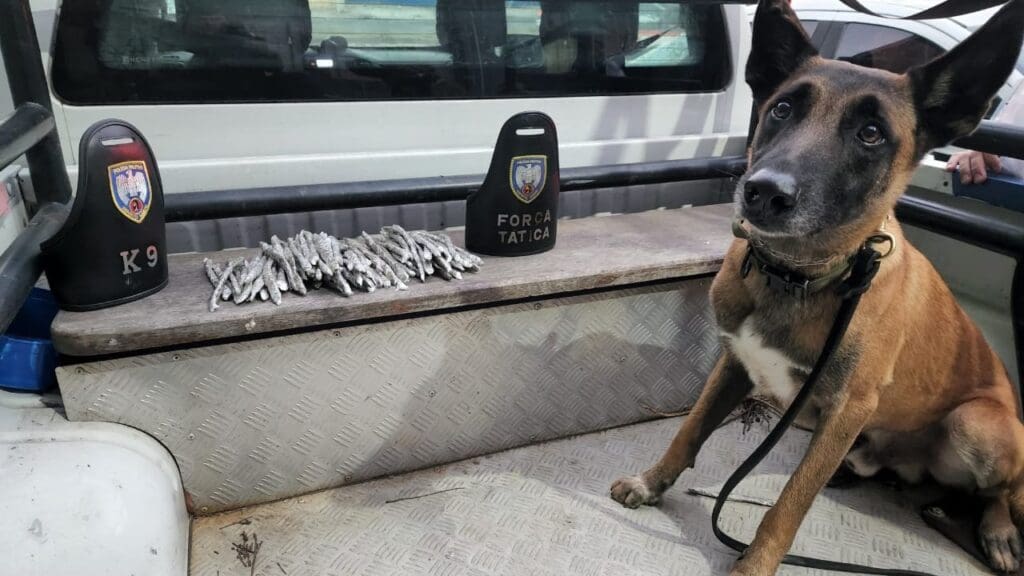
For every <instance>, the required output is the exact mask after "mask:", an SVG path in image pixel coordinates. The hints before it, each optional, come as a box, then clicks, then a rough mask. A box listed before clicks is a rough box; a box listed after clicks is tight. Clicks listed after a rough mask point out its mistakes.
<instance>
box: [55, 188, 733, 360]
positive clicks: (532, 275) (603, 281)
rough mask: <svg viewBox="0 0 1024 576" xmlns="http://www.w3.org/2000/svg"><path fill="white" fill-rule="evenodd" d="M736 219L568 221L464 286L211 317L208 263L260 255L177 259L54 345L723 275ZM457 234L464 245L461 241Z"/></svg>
mask: <svg viewBox="0 0 1024 576" xmlns="http://www.w3.org/2000/svg"><path fill="white" fill-rule="evenodd" d="M731 215H732V207H731V206H730V205H716V206H702V207H696V208H683V209H678V210H663V211H652V212H644V213H640V214H628V215H619V216H604V217H592V218H583V219H579V220H565V221H561V222H559V223H558V227H559V230H558V244H557V245H556V246H555V248H554V249H553V250H551V251H549V252H545V253H543V254H537V255H534V256H522V257H518V258H498V257H493V256H491V257H488V256H484V266H483V268H482V269H481V271H480V272H478V273H476V274H472V273H469V274H465V275H464V280H462V281H455V282H446V281H444V280H442V279H440V278H430V279H428V281H427V282H426V283H425V284H421V283H419V282H418V281H411V282H410V284H409V290H407V291H403V292H397V291H395V290H392V289H382V290H377V291H376V292H374V293H372V294H364V293H357V294H355V295H353V296H352V297H350V298H345V297H343V296H341V295H340V294H338V293H337V292H334V291H333V290H329V289H326V288H322V289H320V290H311V291H310V293H309V294H308V295H307V296H299V295H296V294H292V293H287V294H285V295H284V301H283V302H282V304H281V305H280V306H275V305H273V304H271V303H270V302H252V303H248V304H243V305H241V306H238V305H235V304H233V303H230V302H223V303H221V306H220V308H219V309H218V310H217V311H216V312H209V311H208V310H207V305H208V302H209V299H210V294H212V291H213V289H212V287H211V286H210V283H209V282H208V281H207V279H206V276H205V274H204V272H203V264H202V262H203V258H205V257H212V258H214V259H215V260H216V261H217V262H219V263H221V264H223V262H225V261H227V260H228V259H229V258H233V257H237V256H239V255H242V254H244V253H252V252H254V251H252V250H249V251H239V250H230V251H222V252H216V253H212V254H211V253H206V254H182V255H175V256H171V258H170V261H169V269H170V282H169V283H168V285H167V287H166V288H165V289H163V290H162V291H161V292H159V293H157V294H154V295H152V296H149V297H148V298H144V299H142V300H139V301H136V302H132V303H129V304H124V305H121V306H118V307H115V308H109V309H105V310H96V311H92V312H64V311H62V312H60V314H58V315H57V318H56V319H55V321H54V323H53V327H52V333H53V341H54V344H55V346H56V347H57V349H58V350H59V351H60V352H61V353H63V354H68V355H72V356H96V355H103V354H113V353H124V352H133V351H137V350H144V349H150V348H160V347H167V346H176V345H188V344H195V343H199V342H205V341H210V340H218V339H224V338H237V337H244V336H249V335H257V334H266V333H271V332H279V331H284V330H295V329H308V328H315V327H322V326H327V325H331V324H339V323H345V322H353V321H358V320H366V319H373V318H384V317H389V316H398V315H403V314H409V313H416V312H428V311H436V310H444V309H451V308H457V307H460V306H467V305H475V304H488V303H495V302H501V301H507V300H516V299H521V298H529V297H536V296H548V295H553V294H562V293H566V292H575V291H580V290H589V289H594V288H603V287H611V286H624V285H629V284H637V283H641V282H649V281H656V280H666V279H671V278H683V277H687V276H695V275H700V274H707V273H712V272H715V271H717V270H718V268H719V266H720V265H721V262H722V258H723V256H724V254H725V251H726V248H727V247H728V245H729V242H730V241H731V240H732V235H731V233H730V218H731ZM450 235H451V237H452V239H453V240H454V241H455V242H456V243H458V244H459V245H462V233H461V232H452V233H451V234H450Z"/></svg>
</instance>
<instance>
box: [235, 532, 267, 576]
mask: <svg viewBox="0 0 1024 576" xmlns="http://www.w3.org/2000/svg"><path fill="white" fill-rule="evenodd" d="M241 537H242V542H241V543H237V542H233V543H232V544H231V548H232V549H233V550H234V551H235V554H236V557H237V558H238V561H239V562H241V564H242V566H244V567H245V568H248V569H249V576H253V575H255V574H256V560H257V559H258V557H259V553H260V548H262V547H263V542H260V539H259V537H257V536H256V533H255V532H253V534H252V540H250V539H249V535H248V534H246V533H245V532H242V533H241Z"/></svg>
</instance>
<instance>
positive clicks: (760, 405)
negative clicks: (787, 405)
mask: <svg viewBox="0 0 1024 576" xmlns="http://www.w3.org/2000/svg"><path fill="white" fill-rule="evenodd" d="M640 407H641V408H643V409H644V410H646V411H647V412H650V413H651V414H652V415H654V416H657V417H659V418H678V417H679V416H689V415H690V413H691V412H693V406H689V407H686V408H683V409H682V410H680V411H678V412H662V411H661V410H658V409H657V408H652V407H650V406H648V405H647V404H644V403H643V402H641V403H640ZM773 415H774V416H777V415H779V410H778V409H777V408H776V407H775V406H774V405H772V404H770V403H769V402H768V401H766V400H763V399H761V398H747V399H746V400H744V401H743V404H742V405H740V407H739V408H738V409H737V410H736V412H734V413H733V414H732V415H731V416H729V417H728V418H726V419H725V420H723V421H722V423H721V424H719V425H718V428H722V427H724V426H728V425H729V424H732V423H733V422H735V421H737V420H740V421H742V422H743V433H744V434H746V433H747V432H749V431H750V427H751V426H753V425H754V424H756V423H760V422H770V421H771V419H772V416H773Z"/></svg>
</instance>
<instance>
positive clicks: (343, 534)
mask: <svg viewBox="0 0 1024 576" xmlns="http://www.w3.org/2000/svg"><path fill="white" fill-rule="evenodd" d="M680 421H681V419H680V418H665V419H660V420H655V421H650V422H644V423H639V424H633V425H629V426H624V427H621V428H616V429H612V430H606V431H603V432H596V433H591V434H585V435H581V436H576V437H572V438H566V439H561V440H555V441H551V442H545V443H540V444H535V445H531V446H526V447H523V448H518V449H514V450H508V451H504V452H499V453H496V454H491V455H487V456H482V457H478V458H473V459H469V460H464V461H460V462H456V463H453V464H449V465H443V466H437V467H433V468H429V469H425V470H420V471H416V472H412V473H408V474H402V475H398V476H393V477H390V478H384V479H380V480H375V481H370V482H365V483H361V484H355V485H350V486H343V487H341V488H337V489H333V490H326V491H322V492H318V493H314V494H309V495H305V496H300V497H296V498H290V499H287V500H281V501H277V502H272V503H269V504H264V505H259V506H252V507H248V508H242V509H239V510H234V511H231V512H226V513H223V514H217V515H213V516H207V517H203V518H197V519H196V520H195V521H194V523H193V526H192V544H191V560H190V562H191V566H190V574H192V575H193V576H216V575H221V576H230V575H234V574H238V575H243V574H245V575H248V574H260V575H267V576H269V575H283V576H297V575H348V574H352V575H357V574H358V575H360V576H371V575H417V576H420V575H427V574H429V575H444V576H455V575H473V576H478V575H479V576H483V575H513V574H515V575H519V574H523V575H530V576H542V575H544V576H547V575H550V576H569V575H573V576H575V575H587V576H604V575H608V576H612V575H615V576H620V575H627V574H638V575H639V574H650V575H658V576H665V575H684V574H685V575H701V574H727V573H728V570H729V567H730V566H731V564H732V562H733V561H734V559H735V556H736V555H735V554H734V553H733V552H732V551H731V550H729V549H727V548H725V547H724V546H723V545H721V544H720V543H718V541H717V540H716V539H715V538H714V536H713V534H712V532H711V525H710V516H711V507H712V504H713V500H712V499H711V498H709V497H707V496H700V495H694V494H690V493H688V489H690V488H698V489H701V488H702V489H705V491H707V492H710V493H715V494H717V491H718V490H717V489H718V486H720V485H721V483H722V482H724V480H725V478H726V477H727V476H728V475H729V473H731V472H732V470H734V469H735V468H736V466H737V465H738V464H739V463H740V462H741V460H742V459H743V457H745V456H746V455H747V454H749V453H750V452H751V451H752V450H753V448H754V446H755V445H756V443H757V442H759V441H760V440H761V439H762V438H763V437H764V435H765V434H766V432H767V428H766V426H765V425H764V424H755V425H753V426H752V427H751V428H750V429H749V430H747V431H746V432H744V425H743V424H741V423H739V422H736V423H733V424H729V425H727V426H725V427H723V428H722V429H720V430H719V431H717V432H716V433H715V434H714V435H713V436H712V438H711V439H710V441H709V442H708V444H707V445H706V446H705V448H704V450H703V451H702V452H701V455H700V457H699V458H698V463H697V467H696V469H695V470H692V471H689V472H686V473H684V474H683V476H682V477H681V478H680V480H679V482H677V484H676V486H674V487H673V488H671V489H670V490H669V491H668V492H667V493H666V494H665V496H664V497H663V500H662V503H661V504H660V506H658V507H643V508H641V509H639V510H628V509H625V508H622V507H621V506H619V505H618V504H617V503H615V502H613V501H612V500H611V499H610V498H609V497H608V490H609V487H610V485H611V483H612V482H613V481H614V480H615V479H616V478H618V477H620V476H622V475H623V474H634V473H636V472H639V471H642V470H643V469H644V468H646V467H647V466H648V465H650V464H651V463H652V462H653V461H654V460H655V459H656V458H658V456H660V454H661V451H662V450H663V449H664V448H665V446H666V445H667V443H668V442H669V440H670V439H671V437H672V435H673V434H674V433H675V430H676V429H677V428H678V426H679V424H680ZM808 438H809V435H808V434H807V433H806V432H803V431H800V430H795V429H794V430H791V431H790V432H789V433H788V434H787V435H786V437H785V438H784V439H783V441H782V443H780V444H779V446H778V447H777V448H776V449H775V451H773V453H772V454H771V455H770V456H769V458H768V459H767V460H766V461H765V462H764V463H763V464H762V465H761V466H760V467H759V468H758V469H757V470H756V471H755V472H754V473H753V474H752V475H751V477H750V478H748V479H747V480H746V481H744V482H743V483H742V484H741V485H740V486H739V487H738V488H737V490H736V493H735V495H734V496H736V497H753V498H757V499H762V500H767V501H769V502H771V501H774V499H775V497H776V496H777V494H778V493H779V492H780V490H781V489H782V486H783V485H784V484H785V482H786V479H787V478H788V474H789V473H790V472H791V471H792V469H793V468H794V467H795V465H796V463H797V462H798V461H799V459H800V457H801V455H802V454H803V451H804V449H805V446H806V442H807V440H808ZM933 497H934V492H932V491H930V490H927V489H923V490H919V489H913V490H906V491H900V490H898V489H896V488H894V487H891V486H885V485H882V484H879V483H874V482H869V483H862V484H860V485H858V486H856V487H853V488H849V489H843V490H839V489H826V490H825V491H824V492H823V493H822V494H821V495H820V496H819V497H818V499H817V500H816V502H815V504H814V507H813V508H812V510H811V513H810V514H809V515H808V517H807V518H806V520H805V522H804V524H803V526H802V528H801V530H800V533H799V535H798V536H797V541H796V545H795V546H794V552H799V553H802V554H806V555H811V556H815V557H819V558H826V559H832V560H842V561H847V562H858V563H865V564H870V565H873V566H880V567H890V568H910V569H916V570H924V571H929V572H933V573H935V574H944V575H949V576H956V575H967V574H979V575H980V574H988V573H989V572H988V571H987V570H986V569H985V568H984V567H983V566H982V565H981V564H980V563H978V562H977V561H975V560H974V559H972V558H970V557H969V556H968V555H967V554H965V553H964V552H962V551H961V550H959V549H958V548H956V547H955V546H954V545H953V544H951V543H950V542H948V541H946V540H945V539H944V538H943V537H942V536H940V535H939V534H938V533H937V532H934V531H933V530H932V529H930V528H928V527H927V526H925V525H924V523H923V522H922V521H921V520H920V518H919V516H918V509H919V507H920V506H921V505H922V504H923V503H924V502H927V501H930V499H931V498H933ZM766 510H767V508H766V507H765V506H764V505H755V504H749V503H731V504H730V505H729V506H727V508H726V510H725V512H724V513H723V526H724V528H725V529H726V531H727V532H729V533H730V534H732V535H734V536H738V537H741V538H742V539H745V540H747V541H749V538H750V537H751V536H752V535H753V533H754V530H755V529H756V527H757V524H758V523H759V521H760V519H761V517H762V515H763V514H764V512H765V511H766ZM257 542H258V544H259V547H258V550H257V552H256V554H255V565H254V566H253V565H252V558H253V557H252V555H251V554H249V553H246V552H241V553H240V552H239V551H238V550H239V549H240V548H247V549H249V550H252V549H254V548H255V546H254V543H257ZM811 573H815V572H814V571H810V570H807V569H803V568H792V567H783V568H782V569H781V570H780V571H779V574H811Z"/></svg>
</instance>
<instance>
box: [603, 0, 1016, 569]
mask: <svg viewBox="0 0 1024 576" xmlns="http://www.w3.org/2000/svg"><path fill="white" fill-rule="evenodd" d="M753 34H754V35H753V44H752V50H751V54H750V58H749V61H748V64H747V69H746V79H747V83H748V84H749V85H750V87H751V89H752V91H753V95H754V100H755V102H756V103H757V105H758V110H759V122H758V128H757V130H756V133H755V135H754V139H753V141H752V143H751V149H750V151H749V169H748V171H747V173H746V175H745V176H744V177H743V178H742V179H741V180H740V181H739V185H738V187H737V192H736V205H737V217H738V218H741V219H742V220H743V224H742V226H744V228H745V234H741V235H745V236H747V237H749V241H748V240H743V239H738V240H736V241H735V242H734V243H733V245H732V247H731V248H730V249H729V251H728V254H727V255H726V258H725V262H724V264H723V265H722V269H721V271H720V272H719V273H718V275H717V277H716V278H715V281H714V283H713V285H712V288H711V302H712V305H713V307H714V311H715V315H716V318H717V322H718V328H719V330H720V331H721V335H722V348H723V352H722V356H721V358H720V359H719V360H718V363H717V365H716V366H715V368H714V370H713V371H712V373H711V376H710V377H709V379H708V382H707V384H706V386H705V388H704V391H703V393H702V394H701V397H700V399H699V400H698V402H697V404H696V406H695V407H694V409H693V411H692V413H691V415H690V416H689V417H688V418H687V419H686V420H685V422H684V423H683V425H682V428H681V429H680V430H679V432H678V434H677V435H676V437H675V439H674V440H673V441H672V443H671V445H670V446H669V448H668V450H667V452H666V453H665V455H664V456H663V457H662V458H661V460H660V461H658V462H657V463H656V464H655V465H654V466H653V467H651V468H650V469H649V470H647V471H646V472H644V473H643V474H641V475H640V476H635V477H629V478H623V479H621V480H619V481H617V482H615V484H614V485H613V486H612V489H611V495H612V498H614V499H615V500H617V501H618V502H621V503H622V504H623V505H625V506H628V507H637V506H639V505H641V504H654V503H656V502H657V501H658V498H659V496H660V495H661V494H662V492H664V491H665V489H666V488H668V487H669V486H671V485H672V484H673V483H674V482H675V480H676V478H677V477H678V476H679V474H680V473H681V472H683V471H684V470H686V469H687V468H690V467H692V466H693V463H694V458H695V457H696V456H697V452H698V451H699V450H700V447H701V445H702V443H703V442H704V440H705V439H706V438H707V437H708V435H709V434H711V432H712V431H713V430H714V429H715V428H716V426H718V424H719V423H720V422H721V421H722V420H723V419H724V418H725V417H726V416H727V415H728V414H729V413H730V412H731V411H732V410H733V409H734V408H736V407H737V405H738V404H739V403H740V402H741V401H742V400H743V399H744V398H746V397H748V396H750V395H752V394H759V395H770V396H772V397H774V398H776V399H777V400H778V401H779V403H780V404H782V405H786V404H788V403H789V402H791V401H792V399H793V396H794V395H795V393H796V390H797V389H798V387H799V386H800V385H801V384H802V383H803V381H804V379H805V378H806V376H807V374H808V371H809V370H810V368H811V366H812V365H813V364H814V363H815V360H816V359H817V358H818V356H819V354H820V352H821V350H822V348H823V346H824V341H825V337H826V333H827V332H828V330H829V328H830V326H831V324H832V320H833V318H834V317H835V315H836V312H837V310H838V307H839V304H840V298H839V296H838V295H837V292H836V290H835V289H834V288H835V286H834V285H833V286H832V287H831V288H830V289H824V290H821V291H818V292H816V293H814V294H810V295H808V296H807V297H806V298H805V299H800V298H795V297H793V296H791V295H788V294H784V293H780V292H779V291H777V290H776V289H774V288H771V287H768V286H766V277H765V276H764V275H763V274H762V272H761V271H760V269H759V268H758V266H754V269H753V270H746V271H747V272H749V273H744V272H745V270H744V262H745V259H746V257H747V251H748V242H749V243H750V245H752V247H753V249H754V252H755V256H756V257H757V261H758V262H759V263H760V264H763V263H768V264H770V265H772V266H775V267H777V268H779V269H783V270H790V271H797V272H799V273H800V274H802V275H803V276H804V277H806V278H812V279H813V278H817V277H822V276H830V275H832V273H833V272H834V271H835V270H837V269H840V268H838V267H840V266H842V265H843V264H844V263H845V262H846V261H847V260H848V258H849V257H850V256H851V255H852V254H854V253H856V252H857V250H858V249H859V247H861V246H862V245H864V244H865V242H866V241H867V240H868V239H869V238H871V237H872V236H874V235H875V234H876V233H877V231H879V230H884V232H885V233H886V234H889V235H891V238H893V241H892V242H891V243H887V244H886V245H880V246H878V250H879V251H880V252H888V251H889V250H890V249H892V248H894V250H893V251H892V253H891V254H890V255H888V257H887V258H885V259H884V260H883V261H882V263H881V268H880V270H879V273H878V275H877V277H876V278H875V281H874V283H873V285H872V287H871V289H870V290H869V291H868V292H867V293H866V294H865V295H864V297H863V299H862V301H861V304H860V308H859V309H858V310H857V313H856V315H855V317H854V319H853V322H852V324H851V325H850V328H849V331H848V332H847V334H846V336H845V338H844V339H843V341H842V343H841V345H840V347H839V349H838V350H837V353H836V355H835V357H834V358H833V360H832V362H831V363H830V365H829V366H828V367H827V369H826V370H825V371H824V373H823V374H822V378H821V380H820V381H819V382H818V387H817V389H816V390H815V392H814V394H813V396H812V397H811V400H810V402H809V403H808V408H807V410H806V411H805V413H804V414H803V415H802V418H804V421H805V422H810V426H813V427H814V429H815V432H814V435H813V437H812V440H811V443H810V446H809V447H808V449H807V453H806V455H805V456H804V458H803V461H802V462H801V463H800V465H799V467H798V468H797V469H796V471H795V472H794V473H793V475H792V477H791V478H790V479H789V482H788V483H787V484H786V487H785V489H784V490H783V492H782V494H781V495H780V496H779V498H778V503H777V504H776V505H775V506H774V507H773V508H772V509H771V510H770V511H769V512H768V513H767V514H766V515H765V517H764V520H763V521H762V522H761V525H760V527H759V528H758V530H757V535H756V537H755V538H754V541H753V543H752V544H751V546H750V548H749V549H748V550H747V552H746V553H745V554H744V555H743V556H742V558H740V560H739V561H738V562H737V564H736V565H735V567H734V569H733V574H737V575H740V574H742V575H748V576H754V575H758V576H760V575H768V574H774V573H775V571H776V569H777V568H778V566H779V563H780V561H781V559H782V557H783V555H785V554H786V552H787V551H788V550H789V548H790V546H791V545H792V543H793V538H794V536H795V534H796V532H797V529H798V527H799V526H800V523H801V522H802V520H803V518H804V516H805V514H806V513H807V510H808V509H809V508H810V506H811V503H812V502H813V501H814V498H815V496H816V495H817V494H818V492H819V491H820V490H821V489H822V488H823V487H824V486H825V484H826V482H827V481H828V480H829V478H830V477H831V475H832V474H833V473H834V472H836V470H837V469H838V468H839V467H840V465H841V464H842V463H843V462H844V459H845V462H846V464H847V465H848V466H849V467H850V468H852V469H853V471H854V472H855V473H857V474H858V475H862V476H869V475H872V474H874V473H876V472H877V471H879V470H880V469H883V468H885V469H890V470H893V471H895V472H896V473H898V474H900V475H901V476H902V477H904V478H905V479H907V480H910V481H916V480H920V479H921V478H922V477H924V476H925V475H928V476H931V477H933V478H934V479H936V480H937V481H938V482H940V483H943V484H945V485H949V486H954V487H957V488H962V489H966V490H971V491H976V492H977V493H978V494H980V495H981V496H982V497H983V498H984V499H985V502H986V504H985V506H986V508H985V510H984V513H983V516H982V518H983V520H982V522H981V525H980V534H979V538H980V542H981V543H982V547H983V548H984V550H985V552H986V554H987V555H988V558H989V561H990V563H991V565H992V567H993V568H996V569H998V570H1015V569H1016V568H1017V566H1018V565H1019V563H1020V562H1021V558H1022V541H1021V537H1020V533H1019V531H1018V528H1021V527H1024V425H1022V424H1021V421H1020V420H1019V418H1018V415H1017V409H1016V406H1017V404H1016V397H1015V392H1014V389H1013V385H1012V383H1011V382H1010V379H1009V377H1008V374H1007V371H1006V369H1005V367H1004V366H1003V364H1002V363H1001V362H1000V360H999V358H998V357H997V356H996V354H995V353H994V352H993V351H992V349H991V348H990V347H989V345H988V344H987V343H986V342H985V339H984V338H983V336H982V334H981V332H980V331H979V330H978V328H977V327H976V326H975V325H974V323H973V322H971V320H970V319H969V318H968V317H967V315H966V314H965V313H964V312H963V310H962V309H961V308H960V306H959V305H958V304H957V302H956V300H955V299H954V297H953V295H952V294H951V292H950V290H949V288H948V287H947V286H946V284H945V283H944V282H943V281H942V279H941V278H940V277H939V275H938V273H937V272H936V271H935V269H934V268H933V267H932V265H931V264H930V263H929V262H928V260H927V259H925V257H924V256H923V255H921V253H920V252H918V251H917V250H916V249H915V248H914V247H913V246H911V245H910V244H908V243H907V242H906V240H905V239H904V237H903V235H902V233H901V231H900V228H899V225H898V224H897V222H896V221H895V219H894V218H893V216H892V214H893V208H894V206H895V203H896V200H897V198H898V197H899V195H900V194H901V193H902V192H903V190H904V189H905V188H906V186H907V183H908V182H909V180H910V178H911V176H912V174H913V172H914V171H915V169H916V167H917V165H918V162H919V161H920V160H921V158H922V157H923V156H924V154H925V153H926V152H928V151H929V150H931V149H933V148H935V147H938V146H943V145H945V144H947V143H948V142H950V141H952V140H954V139H956V138H958V137H960V136H964V135H966V134H969V133H970V132H972V131H973V130H974V129H975V128H976V127H977V125H978V123H979V122H980V121H981V118H982V117H983V115H984V113H985V111H986V110H987V109H988V106H989V105H990V102H991V100H992V98H993V96H994V95H995V93H996V92H997V90H998V89H999V87H1000V86H1002V84H1003V83H1004V82H1005V80H1006V78H1007V76H1008V75H1009V74H1010V72H1011V71H1012V69H1013V66H1014V63H1015V61H1016V59H1017V56H1018V52H1019V50H1020V47H1021V42H1022V40H1024V38H1022V36H1024V0H1013V1H1012V2H1011V3H1010V4H1008V5H1006V6H1004V7H1003V8H1002V9H1001V10H1000V12H999V13H998V14H996V15H995V16H994V17H993V18H992V19H991V20H989V22H988V23H987V24H986V25H985V26H983V27H982V28H981V29H980V30H978V31H977V32H976V33H975V34H973V35H971V36H970V37H969V38H968V39H967V40H965V41H964V42H963V43H961V44H960V45H959V46H957V47H956V48H954V49H953V50H951V51H949V52H948V53H946V54H945V55H943V56H942V57H940V58H938V59H936V60H934V61H932V62H930V63H928V64H927V65H924V66H921V67H919V68H915V69H912V70H910V71H909V72H907V73H906V74H903V75H897V74H892V73H889V72H885V71H881V70H876V69H869V68H864V67H860V66H856V65H853V64H850V63H846V62H839V61H832V60H825V59H823V58H821V57H819V56H818V55H817V53H816V51H815V50H814V48H813V47H812V45H811V43H810V41H809V40H808V38H807V35H806V34H805V32H804V30H803V28H802V27H801V25H800V24H799V22H798V20H797V18H796V15H795V14H794V13H793V11H792V10H791V9H790V8H789V5H788V3H787V2H786V0H762V2H761V5H760V6H759V7H758V9H757V14H756V16H755V19H754V33H753ZM888 244H892V245H888ZM858 438H860V442H859V443H857V444H856V447H855V440H858Z"/></svg>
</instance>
